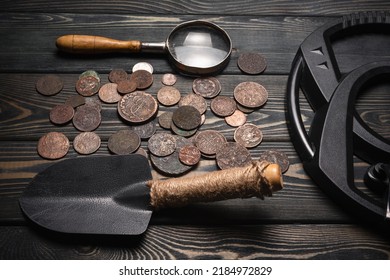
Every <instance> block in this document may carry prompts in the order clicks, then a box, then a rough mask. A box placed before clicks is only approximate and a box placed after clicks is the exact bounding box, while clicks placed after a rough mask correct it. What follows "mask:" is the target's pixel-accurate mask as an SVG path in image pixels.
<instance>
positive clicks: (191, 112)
mask: <svg viewBox="0 0 390 280" xmlns="http://www.w3.org/2000/svg"><path fill="white" fill-rule="evenodd" d="M201 120H202V117H201V114H200V113H199V111H198V110H197V109H196V108H195V107H192V106H181V107H179V108H177V109H176V110H175V111H174V112H173V115H172V121H173V122H174V123H175V125H176V126H177V127H178V128H181V129H184V130H193V129H195V128H197V127H198V126H199V125H200V122H201Z"/></svg>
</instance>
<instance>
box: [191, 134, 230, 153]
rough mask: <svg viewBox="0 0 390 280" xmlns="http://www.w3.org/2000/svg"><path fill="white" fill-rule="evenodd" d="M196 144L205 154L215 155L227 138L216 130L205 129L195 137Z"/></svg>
mask: <svg viewBox="0 0 390 280" xmlns="http://www.w3.org/2000/svg"><path fill="white" fill-rule="evenodd" d="M194 142H195V145H196V146H197V147H198V149H199V150H200V151H201V153H202V154H205V155H211V156H212V155H215V154H216V153H217V152H218V150H219V149H220V148H221V147H222V146H223V145H224V144H225V143H226V138H225V136H223V134H222V133H220V132H218V131H216V130H203V131H200V132H199V133H198V135H196V137H195V140H194Z"/></svg>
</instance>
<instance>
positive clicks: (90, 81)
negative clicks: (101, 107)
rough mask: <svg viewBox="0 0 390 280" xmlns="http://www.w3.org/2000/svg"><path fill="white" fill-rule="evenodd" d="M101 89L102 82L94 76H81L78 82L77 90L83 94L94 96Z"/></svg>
mask: <svg viewBox="0 0 390 280" xmlns="http://www.w3.org/2000/svg"><path fill="white" fill-rule="evenodd" d="M99 89H100V82H99V80H98V79H96V78H95V77H93V76H85V77H82V78H80V79H79V80H78V81H77V83H76V91H77V92H78V93H79V94H81V95H82V96H92V95H94V94H96V93H97V92H98V91H99Z"/></svg>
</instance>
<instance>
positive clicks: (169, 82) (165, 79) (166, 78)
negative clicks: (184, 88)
mask: <svg viewBox="0 0 390 280" xmlns="http://www.w3.org/2000/svg"><path fill="white" fill-rule="evenodd" d="M176 81H177V77H176V76H175V75H174V74H171V73H166V74H164V75H163V76H162V78H161V82H162V83H163V84H164V85H166V86H173V85H174V84H176Z"/></svg>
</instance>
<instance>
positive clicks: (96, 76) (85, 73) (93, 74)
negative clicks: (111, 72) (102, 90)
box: [79, 70, 100, 83]
mask: <svg viewBox="0 0 390 280" xmlns="http://www.w3.org/2000/svg"><path fill="white" fill-rule="evenodd" d="M86 76H92V77H95V78H96V79H98V81H99V83H100V76H99V73H98V72H96V71H95V70H87V71H84V72H83V73H81V74H80V76H79V79H81V78H82V77H86Z"/></svg>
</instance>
